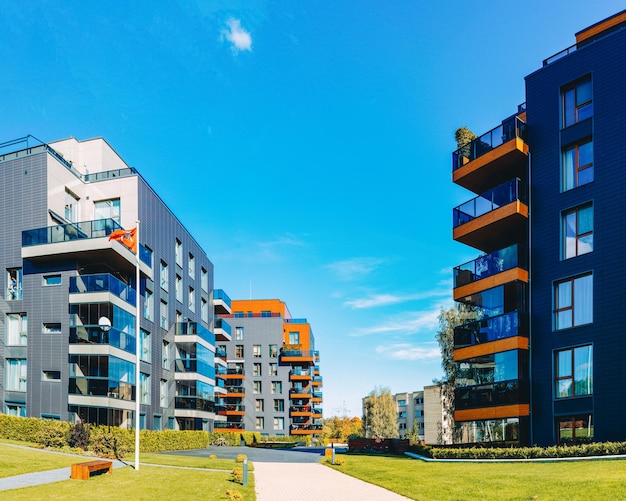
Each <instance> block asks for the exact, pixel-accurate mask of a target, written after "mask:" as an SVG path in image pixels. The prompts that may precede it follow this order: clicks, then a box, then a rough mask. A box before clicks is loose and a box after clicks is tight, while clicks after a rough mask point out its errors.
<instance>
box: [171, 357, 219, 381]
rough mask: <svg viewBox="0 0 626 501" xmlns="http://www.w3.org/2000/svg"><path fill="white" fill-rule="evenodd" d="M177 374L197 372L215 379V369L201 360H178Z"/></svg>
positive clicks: (176, 363)
mask: <svg viewBox="0 0 626 501" xmlns="http://www.w3.org/2000/svg"><path fill="white" fill-rule="evenodd" d="M175 367H176V372H195V373H197V374H201V375H203V376H206V377H208V378H211V379H213V378H215V367H214V366H212V365H211V364H209V363H207V362H206V361H205V360H202V359H199V358H177V359H176V362H175Z"/></svg>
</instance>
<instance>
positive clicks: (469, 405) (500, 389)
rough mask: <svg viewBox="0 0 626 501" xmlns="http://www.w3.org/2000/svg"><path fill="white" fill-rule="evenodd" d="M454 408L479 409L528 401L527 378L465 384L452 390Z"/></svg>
mask: <svg viewBox="0 0 626 501" xmlns="http://www.w3.org/2000/svg"><path fill="white" fill-rule="evenodd" d="M454 395H455V400H454V402H455V408H456V410H467V409H481V408H485V407H496V406H501V405H513V404H524V403H528V401H529V384H528V381H527V380H519V379H514V380H510V381H502V382H500V383H494V384H486V385H477V386H465V387H461V388H457V389H455V391H454Z"/></svg>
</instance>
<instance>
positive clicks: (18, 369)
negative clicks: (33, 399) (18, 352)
mask: <svg viewBox="0 0 626 501" xmlns="http://www.w3.org/2000/svg"><path fill="white" fill-rule="evenodd" d="M26 373H27V364H26V359H25V358H8V359H7V360H6V387H5V389H6V390H8V391H26Z"/></svg>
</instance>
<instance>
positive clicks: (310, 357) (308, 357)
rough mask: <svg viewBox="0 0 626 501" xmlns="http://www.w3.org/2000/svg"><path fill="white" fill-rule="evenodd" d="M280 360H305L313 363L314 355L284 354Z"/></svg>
mask: <svg viewBox="0 0 626 501" xmlns="http://www.w3.org/2000/svg"><path fill="white" fill-rule="evenodd" d="M280 360H281V362H289V363H303V362H309V363H313V356H311V355H303V356H301V357H291V356H290V357H285V356H282V357H281V358H280Z"/></svg>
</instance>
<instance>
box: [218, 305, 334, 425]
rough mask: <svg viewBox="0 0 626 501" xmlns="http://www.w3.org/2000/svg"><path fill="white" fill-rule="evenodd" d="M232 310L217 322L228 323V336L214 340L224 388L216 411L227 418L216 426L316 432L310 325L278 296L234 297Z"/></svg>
mask: <svg viewBox="0 0 626 501" xmlns="http://www.w3.org/2000/svg"><path fill="white" fill-rule="evenodd" d="M231 309H232V313H224V314H219V315H218V319H217V320H216V322H218V323H219V322H225V323H228V324H229V326H230V330H231V333H232V339H231V340H230V341H228V342H218V343H217V357H218V358H221V359H222V360H223V362H224V363H222V364H221V366H220V368H218V370H217V377H218V378H219V379H223V381H224V388H225V393H224V394H220V395H219V399H218V406H217V412H218V414H219V415H220V416H225V417H226V421H225V422H224V421H222V422H220V423H216V424H215V430H216V431H233V432H237V431H244V430H245V431H251V432H255V433H258V434H259V436H265V437H267V436H287V435H315V434H320V433H321V430H322V425H321V424H320V419H321V418H322V407H321V404H322V377H321V375H320V370H319V352H318V351H317V350H316V349H315V339H314V337H313V332H312V330H311V326H310V324H309V323H308V322H307V320H306V319H298V318H292V317H291V314H290V312H289V309H288V308H287V305H286V304H285V303H284V302H283V301H280V300H278V299H270V300H232V301H231Z"/></svg>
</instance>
